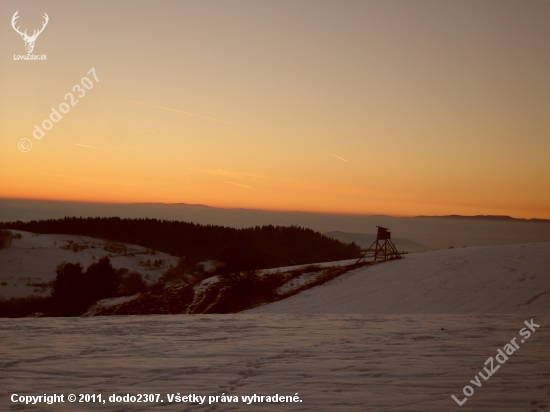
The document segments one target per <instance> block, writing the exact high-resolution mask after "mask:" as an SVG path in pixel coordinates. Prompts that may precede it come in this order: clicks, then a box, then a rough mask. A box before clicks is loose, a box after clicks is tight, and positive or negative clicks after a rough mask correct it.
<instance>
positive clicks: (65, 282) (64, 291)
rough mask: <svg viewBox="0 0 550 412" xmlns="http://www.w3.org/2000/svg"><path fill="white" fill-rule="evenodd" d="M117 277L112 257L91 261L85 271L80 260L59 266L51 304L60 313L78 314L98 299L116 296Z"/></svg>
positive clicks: (66, 314)
mask: <svg viewBox="0 0 550 412" xmlns="http://www.w3.org/2000/svg"><path fill="white" fill-rule="evenodd" d="M118 286H119V280H118V276H117V275H116V272H115V270H114V269H113V267H112V266H111V262H110V260H109V258H107V257H104V258H101V259H100V260H99V261H98V262H96V263H92V264H91V265H90V266H88V269H87V270H86V272H85V273H83V268H82V266H81V265H80V263H77V264H73V263H67V264H65V265H59V266H58V268H57V277H56V279H55V281H54V283H53V290H52V303H53V309H54V312H55V314H56V315H58V316H79V315H81V314H83V313H84V312H85V311H86V309H88V307H89V306H90V305H92V304H93V303H95V302H97V301H98V300H101V299H105V298H112V297H115V296H117V292H118Z"/></svg>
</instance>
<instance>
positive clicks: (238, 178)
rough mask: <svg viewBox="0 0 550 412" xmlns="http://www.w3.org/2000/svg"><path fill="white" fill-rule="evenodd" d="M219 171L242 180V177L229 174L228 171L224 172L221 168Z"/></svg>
mask: <svg viewBox="0 0 550 412" xmlns="http://www.w3.org/2000/svg"><path fill="white" fill-rule="evenodd" d="M218 170H219V171H220V172H222V173H225V174H226V175H229V176H231V177H234V178H235V179H240V180H243V179H242V178H240V177H239V176H235V175H234V174H231V173H229V172H226V171H225V170H222V169H218Z"/></svg>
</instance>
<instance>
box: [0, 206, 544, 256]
mask: <svg viewBox="0 0 550 412" xmlns="http://www.w3.org/2000/svg"><path fill="white" fill-rule="evenodd" d="M65 216H77V217H78V216H81V217H95V216H100V217H106V216H120V217H123V218H145V217H147V218H156V219H167V220H181V221H187V222H194V223H200V224H213V225H221V226H229V227H235V228H243V227H251V226H257V225H269V224H272V225H281V226H288V225H298V226H303V227H309V228H311V229H313V230H316V231H319V232H323V233H325V232H331V231H342V232H349V233H363V234H373V233H375V232H376V226H377V225H378V226H384V227H388V228H390V230H391V232H392V237H394V238H405V239H409V240H411V241H414V242H418V243H420V244H422V245H426V246H427V247H428V248H430V249H441V248H447V247H449V246H454V247H462V246H483V245H501V244H514V243H530V242H544V241H550V222H548V221H542V222H536V221H523V220H513V219H508V220H506V219H502V220H499V219H491V218H488V219H478V218H462V219H461V218H453V217H437V218H436V217H392V216H368V215H363V216H361V215H338V214H322V213H306V212H273V211H265V210H253V209H223V208H214V207H209V206H205V205H186V204H147V203H142V204H103V203H76V202H49V201H31V200H13V199H0V221H4V222H5V221H13V220H22V221H30V220H42V219H59V218H63V217H65Z"/></svg>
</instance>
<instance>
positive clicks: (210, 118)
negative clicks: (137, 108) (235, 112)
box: [122, 99, 234, 124]
mask: <svg viewBox="0 0 550 412" xmlns="http://www.w3.org/2000/svg"><path fill="white" fill-rule="evenodd" d="M122 100H124V101H125V102H130V103H135V104H142V105H143V106H149V107H155V108H157V109H162V110H168V111H170V112H176V113H183V114H187V115H189V116H195V117H200V118H202V119H208V120H214V121H216V122H222V123H227V124H234V123H231V122H226V121H225V120H220V119H214V118H213V117H206V116H201V115H200V114H194V113H189V112H184V111H182V110H176V109H170V108H169V107H162V106H155V105H154V104H148V103H142V102H136V101H135V100H128V99H122Z"/></svg>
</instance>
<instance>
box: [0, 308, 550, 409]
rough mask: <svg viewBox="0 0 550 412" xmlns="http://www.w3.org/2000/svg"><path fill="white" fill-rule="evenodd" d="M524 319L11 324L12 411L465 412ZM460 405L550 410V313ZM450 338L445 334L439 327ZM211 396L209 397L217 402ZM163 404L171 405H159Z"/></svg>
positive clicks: (230, 318)
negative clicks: (50, 401)
mask: <svg viewBox="0 0 550 412" xmlns="http://www.w3.org/2000/svg"><path fill="white" fill-rule="evenodd" d="M524 318H525V317H522V316H517V315H505V316H503V315H500V316H499V315H490V316H487V315H299V316H296V315H270V314H258V315H252V314H233V315H167V316H141V317H136V316H129V317H108V318H104V317H101V318H73V319H53V318H38V319H10V320H7V319H1V320H0V339H1V341H2V347H3V350H2V352H3V353H2V359H1V360H0V370H1V385H0V409H1V410H14V411H16V410H29V411H30V410H33V411H54V410H55V411H86V410H90V411H91V410H98V411H99V410H110V411H143V410H160V411H165V410H169V411H187V410H209V411H211V410H216V411H230V410H239V411H263V410H265V411H268V410H269V411H282V410H284V411H373V412H374V411H416V412H428V411H434V412H441V411H452V410H457V411H458V410H461V408H460V407H459V406H458V405H457V404H456V403H455V401H454V400H453V399H452V398H451V395H453V394H454V395H455V396H457V398H458V399H460V400H462V399H463V397H464V395H462V388H463V387H464V386H465V385H470V386H473V385H472V384H471V383H470V380H472V379H473V378H474V376H475V375H476V374H477V373H478V371H480V370H482V369H483V366H485V365H484V362H485V361H486V360H487V359H488V358H489V357H490V356H493V357H494V356H495V355H496V354H497V349H498V348H502V347H503V346H504V345H505V344H506V343H507V342H508V341H510V340H511V339H512V338H514V337H517V336H518V331H519V330H520V329H521V328H522V327H525V325H524V324H523V321H524V320H525V319H524ZM535 321H536V323H538V324H539V325H541V326H540V328H539V330H538V331H537V332H535V333H534V334H533V335H532V336H531V337H530V338H529V340H527V341H525V343H524V344H520V345H521V347H520V349H519V350H518V351H517V352H516V353H514V354H513V355H511V356H510V359H509V360H508V361H507V362H506V363H505V364H503V365H501V368H500V369H499V370H498V371H496V373H495V375H494V376H493V377H491V378H490V379H489V380H487V381H483V380H481V384H482V387H480V388H477V387H476V386H474V388H475V393H474V395H473V396H472V397H470V399H469V400H468V401H467V402H466V404H465V405H464V406H463V407H462V409H465V410H474V411H487V412H494V411H514V412H516V411H531V410H541V409H539V408H544V407H546V406H548V407H550V372H549V371H550V362H549V357H548V349H549V348H550V333H549V330H550V316H548V315H544V316H542V315H541V316H535ZM442 328H443V330H442ZM14 393H16V394H23V395H41V394H44V393H47V394H53V393H57V394H60V393H63V394H65V396H67V395H68V394H71V393H72V394H85V393H89V394H94V393H95V394H99V393H101V394H102V395H103V396H104V397H108V396H110V395H112V394H114V393H116V394H119V395H125V394H127V393H129V394H140V393H147V394H149V393H159V394H161V398H160V399H162V400H164V402H163V403H160V402H159V404H156V405H155V406H153V405H150V404H137V403H134V404H110V403H109V402H107V403H106V404H105V405H101V406H100V405H97V404H96V405H93V404H84V403H76V404H69V403H64V404H56V405H53V406H47V405H36V406H32V407H31V406H27V407H23V405H20V404H14V403H11V402H10V399H9V395H11V394H14ZM177 393H180V394H181V395H184V394H185V395H187V394H197V395H202V396H205V395H206V396H210V395H213V396H215V395H222V394H226V395H231V396H235V395H236V396H239V400H240V399H241V398H240V397H241V396H247V395H253V394H257V395H264V396H273V395H275V394H279V395H292V396H294V395H295V394H296V393H298V396H299V397H300V399H301V400H302V402H301V403H288V404H286V403H285V404H268V403H264V404H259V403H258V404H253V405H246V404H243V403H238V404H234V403H231V404H228V403H217V404H212V405H208V400H207V401H206V403H207V404H206V405H202V406H200V405H197V406H191V405H189V404H174V405H171V406H169V405H167V404H168V399H167V397H166V394H177ZM207 399H208V398H207ZM160 406H162V407H160Z"/></svg>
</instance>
